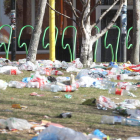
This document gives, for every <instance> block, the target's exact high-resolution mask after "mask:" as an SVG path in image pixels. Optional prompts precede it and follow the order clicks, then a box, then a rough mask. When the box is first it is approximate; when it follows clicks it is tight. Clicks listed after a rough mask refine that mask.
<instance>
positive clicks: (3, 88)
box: [0, 80, 8, 90]
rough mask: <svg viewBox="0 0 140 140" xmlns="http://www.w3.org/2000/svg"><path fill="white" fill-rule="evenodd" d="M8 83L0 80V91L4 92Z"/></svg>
mask: <svg viewBox="0 0 140 140" xmlns="http://www.w3.org/2000/svg"><path fill="white" fill-rule="evenodd" d="M7 85H8V83H7V82H5V81H3V80H0V89H2V90H5V89H6V88H7Z"/></svg>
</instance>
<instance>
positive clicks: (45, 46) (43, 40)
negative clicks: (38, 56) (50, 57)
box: [42, 27, 58, 49]
mask: <svg viewBox="0 0 140 140" xmlns="http://www.w3.org/2000/svg"><path fill="white" fill-rule="evenodd" d="M49 28H50V27H47V28H46V29H45V30H44V35H43V38H42V47H43V48H44V49H46V48H47V47H48V46H49V45H50V43H47V44H46V45H44V44H45V36H46V32H47V30H48V29H49ZM55 29H56V35H55V45H56V42H57V37H58V28H57V27H55Z"/></svg>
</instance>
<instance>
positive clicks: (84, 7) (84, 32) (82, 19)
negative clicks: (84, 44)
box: [80, 0, 90, 36]
mask: <svg viewBox="0 0 140 140" xmlns="http://www.w3.org/2000/svg"><path fill="white" fill-rule="evenodd" d="M89 2H90V0H88V1H87V3H86V4H85V5H84V6H83V11H82V15H81V19H80V20H81V26H82V31H83V35H84V36H85V35H86V30H85V27H84V22H85V21H84V13H85V10H86V8H87V6H88V4H89Z"/></svg>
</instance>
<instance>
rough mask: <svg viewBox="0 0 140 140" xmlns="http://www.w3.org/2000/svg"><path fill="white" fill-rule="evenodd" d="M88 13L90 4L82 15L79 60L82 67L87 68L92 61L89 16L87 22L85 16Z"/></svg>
mask: <svg viewBox="0 0 140 140" xmlns="http://www.w3.org/2000/svg"><path fill="white" fill-rule="evenodd" d="M89 12H90V3H88V5H87V7H86V9H85V11H84V13H83V20H82V21H81V25H82V28H81V30H82V45H81V55H80V60H81V62H82V63H83V65H84V67H89V66H90V64H91V62H92V61H93V60H92V59H93V53H92V43H91V25H90V16H89V17H88V20H87V15H88V13H89Z"/></svg>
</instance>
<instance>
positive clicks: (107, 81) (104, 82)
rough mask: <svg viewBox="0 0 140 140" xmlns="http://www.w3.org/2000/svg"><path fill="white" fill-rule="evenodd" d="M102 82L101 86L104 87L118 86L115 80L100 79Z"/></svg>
mask: <svg viewBox="0 0 140 140" xmlns="http://www.w3.org/2000/svg"><path fill="white" fill-rule="evenodd" d="M100 82H101V88H103V89H109V88H114V87H115V86H116V83H115V82H112V81H109V80H100Z"/></svg>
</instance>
